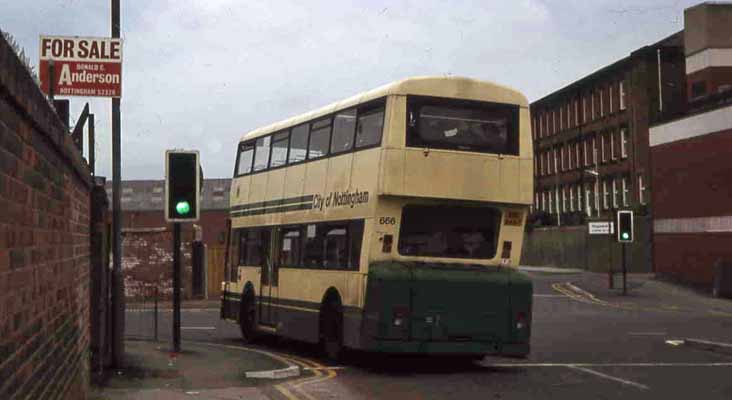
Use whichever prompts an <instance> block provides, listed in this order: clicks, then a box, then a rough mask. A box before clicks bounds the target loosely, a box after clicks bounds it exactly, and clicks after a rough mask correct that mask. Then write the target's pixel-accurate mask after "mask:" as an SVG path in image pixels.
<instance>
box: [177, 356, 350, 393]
mask: <svg viewBox="0 0 732 400" xmlns="http://www.w3.org/2000/svg"><path fill="white" fill-rule="evenodd" d="M190 342H191V343H196V344H201V345H206V346H211V347H220V348H229V349H236V350H241V351H250V352H253V353H258V354H262V355H265V356H268V357H271V358H273V359H275V360H277V361H280V362H282V363H284V364H286V365H297V366H298V367H300V369H301V370H305V371H312V373H313V376H308V377H304V378H299V379H295V380H292V381H287V382H283V383H278V384H276V385H274V388H275V390H277V391H278V392H279V393H280V394H282V395H283V396H285V397H286V398H287V399H288V400H302V399H307V400H315V398H314V397H313V396H311V395H310V394H309V393H307V392H306V391H305V389H304V387H305V386H306V385H311V384H314V383H318V382H322V381H325V380H328V379H332V378H335V377H336V376H337V375H338V374H337V373H336V371H335V369H334V368H331V367H328V366H326V365H323V364H320V363H319V362H317V361H314V360H308V359H305V358H302V357H297V356H293V355H289V354H287V355H285V354H282V353H279V352H273V351H267V350H261V349H255V348H252V347H247V346H234V345H226V344H218V343H207V342H199V341H190ZM298 396H300V397H298Z"/></svg>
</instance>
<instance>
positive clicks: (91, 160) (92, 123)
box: [89, 114, 96, 176]
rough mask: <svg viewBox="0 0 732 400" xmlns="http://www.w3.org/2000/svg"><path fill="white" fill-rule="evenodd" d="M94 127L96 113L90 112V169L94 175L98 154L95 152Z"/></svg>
mask: <svg viewBox="0 0 732 400" xmlns="http://www.w3.org/2000/svg"><path fill="white" fill-rule="evenodd" d="M94 129H95V128H94V114H89V170H90V171H91V174H92V175H94V176H96V172H95V171H94V163H95V162H96V159H95V158H96V154H94V153H95V150H94V146H95V143H94V140H95V138H94Z"/></svg>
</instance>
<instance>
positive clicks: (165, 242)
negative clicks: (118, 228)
mask: <svg viewBox="0 0 732 400" xmlns="http://www.w3.org/2000/svg"><path fill="white" fill-rule="evenodd" d="M192 237H193V234H192V232H191V231H190V230H184V231H183V232H181V270H182V272H183V273H182V275H181V280H182V283H183V288H184V289H183V292H182V293H181V296H182V297H183V298H184V299H187V298H190V295H191V271H192V267H191V239H192ZM172 248H173V232H172V229H167V228H133V229H125V230H124V231H123V233H122V273H123V275H124V280H125V296H126V297H127V298H128V299H129V301H136V300H142V299H146V298H150V297H151V296H152V295H153V292H152V288H153V287H157V288H158V291H159V296H160V298H163V299H170V298H172V296H173V286H172V283H173V281H172V279H173V249H172Z"/></svg>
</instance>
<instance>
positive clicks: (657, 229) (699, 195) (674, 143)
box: [650, 3, 732, 286]
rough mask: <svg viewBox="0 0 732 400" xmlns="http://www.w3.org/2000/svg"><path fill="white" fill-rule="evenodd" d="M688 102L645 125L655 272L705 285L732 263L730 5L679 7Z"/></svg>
mask: <svg viewBox="0 0 732 400" xmlns="http://www.w3.org/2000/svg"><path fill="white" fill-rule="evenodd" d="M684 26H685V38H684V42H685V55H686V62H685V64H686V74H687V75H686V82H685V85H684V86H685V87H686V88H687V89H688V96H687V97H684V98H683V101H684V105H685V107H684V108H683V109H681V110H677V112H674V113H668V114H667V115H665V116H663V120H662V121H660V122H659V123H658V124H656V125H654V126H653V127H652V128H651V131H650V146H651V158H652V166H653V168H652V182H653V187H654V191H653V196H652V197H653V199H652V201H653V203H654V209H653V226H654V229H653V230H654V233H653V261H654V267H655V271H656V272H657V273H661V274H664V275H670V276H674V277H676V278H678V279H680V280H683V281H685V282H689V283H693V284H699V285H704V286H708V285H710V284H711V283H712V281H713V279H714V273H713V266H714V264H715V263H716V262H717V261H718V260H723V261H732V246H730V245H729V243H730V241H731V240H732V159H730V149H732V90H730V89H732V4H729V3H727V4H724V3H721V4H720V3H704V4H700V5H698V6H695V7H692V8H689V9H687V10H686V11H685V13H684Z"/></svg>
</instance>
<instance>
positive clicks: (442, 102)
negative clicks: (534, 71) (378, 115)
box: [382, 95, 521, 157]
mask: <svg viewBox="0 0 732 400" xmlns="http://www.w3.org/2000/svg"><path fill="white" fill-rule="evenodd" d="M423 106H434V107H441V106H442V107H450V106H452V107H460V106H462V107H466V108H476V109H479V108H480V106H483V107H491V108H493V109H495V110H501V111H504V110H505V111H508V112H509V113H510V116H509V118H508V123H509V126H510V127H511V129H509V135H510V134H511V133H513V134H515V135H513V136H514V137H513V138H512V142H511V143H507V147H510V148H511V149H512V151H510V152H505V153H497V152H492V151H486V150H484V149H478V148H474V149H470V150H461V149H456V148H454V147H453V146H434V145H432V146H421V145H418V143H415V144H410V141H411V140H414V139H412V137H413V135H416V133H415V132H414V131H413V130H414V128H413V127H410V126H409V113H410V111H411V110H412V109H414V108H420V107H423ZM520 111H521V108H520V107H519V106H518V105H516V104H506V103H497V102H491V101H475V100H462V99H452V98H449V97H435V96H419V95H410V96H407V109H406V115H405V126H406V132H405V133H406V138H405V139H406V140H405V147H406V148H418V149H424V148H425V147H427V148H429V149H435V150H447V151H457V152H462V153H478V154H500V155H502V156H513V157H519V156H520V154H521V125H520V123H521V116H520ZM384 119H386V113H384ZM382 126H383V124H382ZM382 135H383V132H382Z"/></svg>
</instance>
